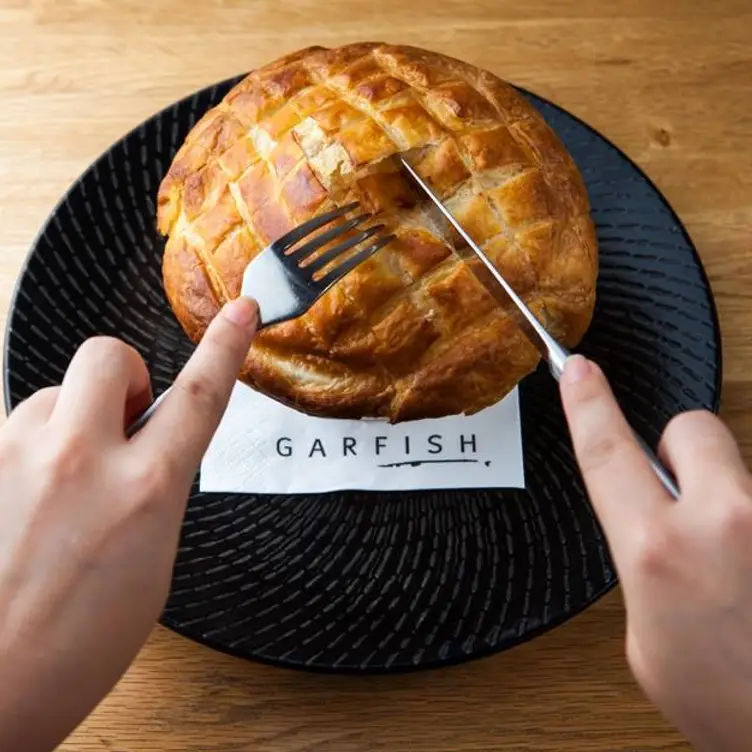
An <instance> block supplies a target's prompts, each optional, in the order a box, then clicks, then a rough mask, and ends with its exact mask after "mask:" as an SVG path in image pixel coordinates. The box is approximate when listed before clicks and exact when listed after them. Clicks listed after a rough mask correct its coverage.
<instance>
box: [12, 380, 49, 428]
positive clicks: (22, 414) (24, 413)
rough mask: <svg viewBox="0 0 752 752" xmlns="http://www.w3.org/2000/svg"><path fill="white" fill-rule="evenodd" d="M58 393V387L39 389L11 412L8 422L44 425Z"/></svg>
mask: <svg viewBox="0 0 752 752" xmlns="http://www.w3.org/2000/svg"><path fill="white" fill-rule="evenodd" d="M59 393H60V387H59V386H47V387H44V389H39V390H38V391H36V392H34V394H32V395H31V397H28V398H27V399H25V400H24V401H23V402H22V403H21V404H20V405H18V406H17V407H16V408H15V409H14V410H13V411H12V412H11V414H10V415H9V416H8V422H9V423H10V422H11V421H13V422H14V423H18V422H20V423H28V424H32V423H33V424H38V423H46V422H47V420H48V419H49V417H50V415H51V413H52V410H53V408H54V407H55V403H56V402H57V396H58V394H59Z"/></svg>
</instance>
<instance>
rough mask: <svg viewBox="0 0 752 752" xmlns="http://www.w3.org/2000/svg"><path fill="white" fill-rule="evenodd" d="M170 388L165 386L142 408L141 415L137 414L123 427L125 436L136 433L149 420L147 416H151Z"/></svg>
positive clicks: (128, 436)
mask: <svg viewBox="0 0 752 752" xmlns="http://www.w3.org/2000/svg"><path fill="white" fill-rule="evenodd" d="M171 389H172V387H171V386H169V387H167V389H165V390H164V391H163V392H162V394H160V395H159V397H157V398H156V399H155V400H154V402H152V403H151V405H149V407H147V408H146V410H144V411H143V412H142V413H141V415H139V416H138V418H136V419H135V420H134V421H133V422H132V423H131V424H130V425H129V426H128V427H127V428H126V429H125V435H126V437H127V438H129V439H130V438H131V437H132V436H134V435H135V434H137V433H138V432H139V431H140V430H141V429H142V428H143V427H144V426H145V425H146V424H147V422H148V421H149V418H151V416H152V415H154V413H155V412H156V410H157V408H158V407H159V406H160V404H161V403H162V400H164V398H165V397H166V396H167V395H168V394H169V393H170V390H171Z"/></svg>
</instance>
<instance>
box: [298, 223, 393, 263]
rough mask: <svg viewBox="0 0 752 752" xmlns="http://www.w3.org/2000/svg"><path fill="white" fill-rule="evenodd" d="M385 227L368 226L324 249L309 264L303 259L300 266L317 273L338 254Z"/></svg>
mask: <svg viewBox="0 0 752 752" xmlns="http://www.w3.org/2000/svg"><path fill="white" fill-rule="evenodd" d="M383 229H384V225H374V226H373V227H368V228H367V229H365V230H363V231H362V232H359V233H358V234H357V235H353V237H351V238H348V239H347V240H344V241H342V242H341V243H340V244H339V245H336V246H334V248H330V249H329V250H328V251H324V253H322V254H321V255H320V256H318V257H317V258H315V259H313V261H311V262H310V263H309V264H306V263H305V261H306V260H305V259H303V260H302V262H301V267H300V268H301V269H302V270H303V271H306V272H308V273H309V274H315V273H316V272H318V271H321V270H322V269H323V268H324V267H325V266H327V264H330V263H331V262H332V261H334V259H336V258H337V256H341V255H342V254H343V253H345V251H349V250H350V249H351V248H354V247H355V246H356V245H358V244H359V243H362V242H363V241H364V240H368V238H370V237H371V236H372V235H376V234H377V233H379V232H381V231H382V230H383Z"/></svg>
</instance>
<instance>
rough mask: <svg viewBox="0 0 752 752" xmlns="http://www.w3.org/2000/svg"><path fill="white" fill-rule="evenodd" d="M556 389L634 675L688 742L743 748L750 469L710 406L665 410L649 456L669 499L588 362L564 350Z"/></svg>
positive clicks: (751, 533) (749, 614)
mask: <svg viewBox="0 0 752 752" xmlns="http://www.w3.org/2000/svg"><path fill="white" fill-rule="evenodd" d="M561 393H562V399H563V402H564V409H565V412H566V415H567V419H568V422H569V426H570V431H571V434H572V440H573V443H574V447H575V452H576V454H577V459H578V462H579V464H580V467H581V470H582V473H583V477H584V479H585V483H586V486H587V489H588V493H589V495H590V498H591V500H592V502H593V505H594V507H595V510H596V512H597V514H598V517H599V519H600V521H601V523H602V526H603V529H604V532H605V534H606V537H607V538H608V541H609V544H610V548H611V553H612V556H613V559H614V564H615V566H616V569H617V571H618V573H619V577H620V580H621V584H622V589H623V594H624V600H625V603H626V610H627V636H626V650H627V658H628V661H629V664H630V666H631V668H632V671H633V673H634V675H635V677H636V678H637V680H638V681H639V683H640V684H641V685H642V687H643V689H644V690H645V692H646V694H647V695H648V696H649V697H650V698H651V699H652V700H653V702H655V703H656V705H657V706H658V707H659V708H660V709H661V710H662V711H663V713H664V714H665V716H666V717H667V718H668V719H669V720H671V721H672V722H673V723H674V724H676V726H677V727H678V728H679V729H680V730H681V731H682V732H683V733H684V734H685V735H686V736H687V737H688V739H689V740H690V741H691V742H692V743H693V744H694V745H695V747H696V749H698V750H703V751H705V750H708V751H710V752H727V751H728V750H749V749H752V477H750V474H749V472H748V470H747V468H746V466H745V464H744V461H743V460H742V458H741V456H740V454H739V450H738V448H737V445H736V442H735V441H734V439H733V437H732V435H731V433H730V432H729V430H728V429H727V428H726V427H725V426H724V424H723V423H722V422H721V421H720V420H719V419H718V418H716V417H715V416H714V415H712V414H711V413H708V412H691V413H685V414H683V415H680V416H678V417H677V418H675V419H674V420H672V421H671V423H670V424H669V426H668V427H667V429H666V431H665V433H664V436H663V440H662V443H661V447H660V452H659V454H660V455H661V457H662V459H663V460H664V461H665V463H666V464H667V465H668V466H669V467H670V468H671V469H672V470H673V472H674V474H675V476H676V478H677V480H678V484H679V488H680V493H681V498H680V499H679V501H674V500H673V499H672V498H671V497H670V496H669V495H668V494H667V493H666V491H665V490H664V489H663V487H662V486H661V484H660V483H659V481H658V480H657V478H656V477H655V475H654V474H653V471H652V469H651V467H650V465H649V464H648V461H647V459H646V458H645V456H644V455H643V454H642V452H641V450H640V449H639V447H638V446H637V444H636V442H635V440H634V439H633V437H632V434H631V431H630V429H629V427H628V425H627V423H626V420H625V418H624V416H623V415H622V413H621V410H620V409H619V407H618V405H617V403H616V401H615V399H614V397H613V394H612V392H611V389H610V387H609V385H608V382H607V380H606V378H605V377H604V375H603V373H602V372H601V370H600V369H599V368H598V367H597V366H596V365H595V364H593V363H591V362H590V361H588V360H586V359H584V358H583V357H582V356H574V357H573V358H571V359H570V360H569V361H568V362H567V366H566V368H565V370H564V375H563V377H562V382H561Z"/></svg>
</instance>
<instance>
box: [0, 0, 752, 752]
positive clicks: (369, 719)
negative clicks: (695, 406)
mask: <svg viewBox="0 0 752 752" xmlns="http://www.w3.org/2000/svg"><path fill="white" fill-rule="evenodd" d="M751 8H752V6H750V5H749V0H715V2H713V3H710V2H707V0H665V2H664V5H663V6H661V4H660V3H659V2H658V0H621V1H620V2H618V1H617V2H611V3H606V2H603V0H572V1H571V2H570V1H566V2H563V1H562V2H556V0H525V2H519V3H511V2H502V1H501V0H475V2H467V1H466V0H444V1H443V2H441V1H440V0H411V1H410V2H405V1H404V0H381V2H359V0H328V1H325V0H318V1H314V0H295V1H294V2H286V3H279V4H278V3H275V2H272V1H271V0H237V1H234V0H202V2H196V1H193V0H166V1H162V0H150V1H149V2H139V1H138V0H117V2H110V1H108V0H2V2H0V31H1V32H2V44H0V92H1V99H0V196H2V199H3V203H2V235H1V236H0V238H1V239H0V248H1V249H2V250H1V252H0V308H2V310H3V312H4V311H5V310H6V309H7V305H8V300H9V297H10V294H11V290H12V287H13V283H14V280H15V278H16V276H17V274H18V271H19V268H20V266H21V263H22V261H23V258H24V255H25V254H26V252H27V249H28V247H29V245H30V243H31V241H32V238H33V236H34V233H35V231H36V230H37V228H38V227H39V225H40V224H41V223H42V222H43V220H44V218H45V216H46V215H47V213H48V212H49V211H50V210H51V209H52V207H53V206H54V204H55V202H56V201H57V199H58V198H59V196H60V195H61V194H62V192H63V191H64V190H65V189H66V187H67V186H68V185H69V184H70V183H71V181H73V180H74V179H75V178H76V176H77V175H78V174H79V173H80V172H81V171H82V170H83V169H84V168H85V167H86V166H87V165H88V164H89V163H90V161H92V160H93V159H94V157H96V156H97V155H98V154H99V153H100V152H101V151H102V150H104V149H106V148H107V147H108V146H109V144H110V143H111V142H112V141H113V140H115V139H116V138H117V137H118V136H120V135H121V134H122V133H124V132H125V131H126V130H128V129H130V128H131V127H132V126H134V125H136V124H138V123H139V122H140V121H141V120H143V119H144V118H146V117H147V116H149V115H151V114H152V113H153V112H154V111H156V110H158V109H160V108H161V107H163V106H164V105H166V104H169V103H170V102H172V101H173V100H174V99H176V98H178V97H180V96H182V95H184V94H187V93H188V92H190V91H193V90H194V89H197V88H199V87H201V86H204V85H206V84H208V83H211V82H214V81H216V80H219V79H222V78H225V77H227V76H230V75H232V74H235V73H238V72H240V71H244V70H247V69H249V68H252V67H254V66H257V65H259V64H261V63H263V62H265V61H268V60H271V59H273V58H275V57H277V56H278V55H279V54H281V53H282V52H285V51H288V50H292V49H295V48H298V47H302V46H305V45H308V44H312V43H320V44H324V45H337V44H340V43H343V42H347V41H355V40H358V39H362V38H372V39H373V38H380V39H384V40H389V41H400V42H407V43H413V44H418V45H423V46H429V47H433V48H435V49H437V50H439V51H443V52H447V53H449V54H451V55H455V56H457V57H461V58H465V59H466V60H468V61H470V62H473V63H476V64H479V65H481V66H484V67H487V68H490V69H491V70H493V71H495V72H496V73H498V74H500V75H501V76H502V77H505V78H507V79H509V80H511V81H513V82H515V83H518V84H521V85H523V86H526V87H528V88H530V89H532V90H533V91H536V92H538V93H539V94H542V95H543V96H546V97H549V98H550V99H552V100H554V101H555V102H557V103H559V104H561V105H563V106H564V107H566V108H567V109H569V110H571V111H572V112H574V113H576V114H577V115H579V116H580V117H582V118H584V119H585V120H586V121H588V122H589V123H591V124H592V125H594V126H595V127H596V128H598V129H599V130H600V131H602V132H603V133H604V134H605V135H607V136H608V137H609V138H611V139H612V140H613V141H614V142H616V144H618V145H619V146H620V147H622V148H623V149H624V150H625V151H626V152H627V153H628V154H629V155H630V156H632V157H633V158H634V159H635V160H636V161H637V162H638V163H639V164H640V165H641V166H642V167H643V168H645V169H646V170H647V172H648V173H649V174H650V175H651V176H652V177H653V178H654V180H655V181H656V182H657V184H658V185H659V186H660V188H661V189H662V190H663V191H664V192H665V193H666V195H667V196H668V198H669V200H670V201H671V202H672V203H673V205H674V206H675V207H676V209H677V211H678V212H679V214H680V215H681V217H682V218H683V219H684V221H685V222H686V223H687V226H688V228H689V230H690V233H691V234H692V236H693V238H694V240H695V241H696V243H697V245H698V247H699V249H700V252H701V254H702V257H703V260H704V262H705V264H706V267H707V269H708V272H709V274H710V278H711V280H712V284H713V287H714V290H715V294H716V296H717V301H718V306H719V309H720V315H721V323H722V327H723V332H724V347H725V355H724V361H725V387H724V388H725V392H724V396H725V399H724V414H725V417H726V418H727V419H728V421H729V422H730V423H731V425H732V427H733V429H734V430H735V432H736V433H737V435H738V436H739V438H740V440H741V441H742V443H743V445H744V449H745V452H746V453H747V457H748V458H749V459H752V421H750V420H747V419H746V416H747V413H748V411H749V409H750V406H752V391H750V390H749V381H750V377H749V374H750V373H752V337H750V335H749V332H750V330H751V328H752V307H751V306H750V297H749V294H750V293H749V291H750V290H751V289H752V149H750V146H752V142H751V141H750V134H751V133H752V48H751V47H750V44H749V32H750V30H752V12H751V10H750V9H751ZM3 323H4V322H3ZM623 629H624V615H623V611H622V607H621V604H620V599H619V595H618V593H614V594H612V595H611V596H610V597H607V598H606V599H604V600H603V601H602V602H601V603H600V604H598V605H597V606H595V607H594V608H592V609H591V610H590V611H589V612H588V613H586V614H585V615H583V616H581V617H580V618H577V619H575V620H573V621H572V622H570V623H569V624H567V625H566V626H564V627H562V628H560V629H557V630H556V631H555V632H553V633H550V634H548V635H547V636H544V637H542V638H540V639H538V640H536V641H534V642H533V643H531V644H528V645H526V646H523V647H521V648H518V649H516V650H513V651H511V652H509V653H507V654H504V655H500V656H498V657H495V658H491V659H487V660H483V661H480V662H477V663H474V664H470V665H467V666H463V667H459V668H454V669H450V670H444V671H439V672H431V673H425V674H418V675H410V676H401V677H377V678H368V679H359V678H345V677H324V676H311V675H305V674H298V673H291V672H288V671H284V670H279V669H273V668H268V667H263V666H257V665H253V664H248V663H243V662H240V661H238V660H234V659H231V658H228V657H225V656H222V655H218V654H216V653H213V652H211V651H210V650H208V649H206V648H203V647H200V646H197V645H194V644H192V643H190V642H188V641H186V640H184V639H181V638H179V637H177V636H175V635H173V634H171V633H169V632H167V631H166V630H164V629H161V628H158V629H156V630H155V632H154V634H153V636H152V639H151V640H150V642H149V643H148V645H147V646H146V647H145V648H144V650H143V652H142V654H141V656H140V658H139V659H138V660H137V661H136V663H135V665H134V666H133V667H132V669H131V671H130V672H129V673H128V674H127V676H126V677H125V678H124V679H123V680H122V682H121V683H120V685H119V686H118V687H117V688H116V689H115V690H114V692H113V693H112V695H111V696H110V697H109V698H108V699H107V700H106V701H105V702H104V703H103V704H102V706H101V707H100V708H99V709H98V710H97V711H96V712H95V713H94V714H93V715H92V716H91V718H90V719H89V720H88V721H87V722H86V723H85V724H84V725H83V727H82V728H80V729H79V731H78V732H76V733H75V735H74V736H73V737H72V738H71V739H70V740H69V741H68V742H67V743H66V744H64V745H63V749H64V750H79V751H80V752H94V751H95V750H96V751H97V752H106V751H110V752H115V751H116V752H126V751H128V752H130V751H131V750H144V751H147V750H153V751H154V752H157V751H159V752H169V751H170V750H175V751H177V750H179V751H180V752H197V751H198V750H221V752H237V751H239V750H258V751H261V752H265V751H267V750H275V751H276V750H284V751H290V752H291V751H292V750H296V751H298V752H302V750H336V751H339V750H411V751H412V750H416V751H419V750H425V751H426V752H428V751H430V752H438V751H439V750H526V751H528V752H530V751H532V750H538V751H541V752H542V751H543V750H551V751H553V750H557V751H560V750H571V752H585V751H586V750H609V751H612V750H614V751H615V750H622V751H623V752H627V750H629V751H630V752H632V751H633V750H662V752H668V751H669V750H683V749H687V748H688V747H687V746H686V745H685V743H684V742H683V741H682V740H681V738H680V737H679V736H678V735H677V734H676V733H675V732H674V731H673V730H672V729H670V728H669V727H668V726H667V725H666V724H665V723H664V722H663V721H662V720H661V718H660V716H659V715H658V714H657V713H656V712H655V711H654V710H653V709H652V708H651V707H650V705H649V704H648V703H647V702H646V701H645V700H644V699H643V697H642V695H641V694H640V692H639V690H638V689H637V688H636V686H635V685H634V683H633V681H632V680H631V678H630V675H629V673H628V671H627V668H626V666H625V664H624V660H623V656H622V653H623Z"/></svg>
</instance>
